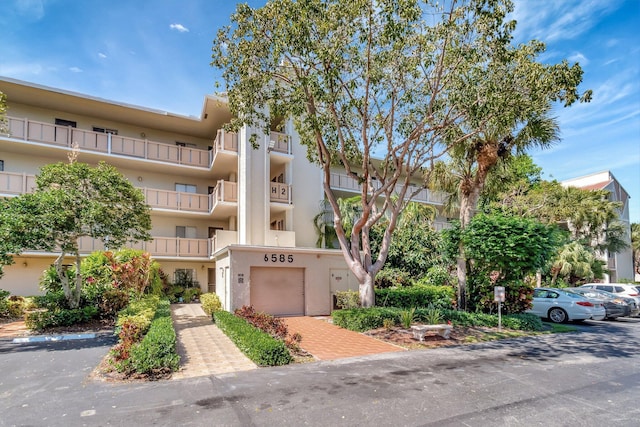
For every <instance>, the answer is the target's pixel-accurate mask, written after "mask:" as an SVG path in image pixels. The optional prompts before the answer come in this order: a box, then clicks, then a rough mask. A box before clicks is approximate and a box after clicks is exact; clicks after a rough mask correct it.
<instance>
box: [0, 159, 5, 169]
mask: <svg viewBox="0 0 640 427" xmlns="http://www.w3.org/2000/svg"><path fill="white" fill-rule="evenodd" d="M2 171H4V160H0V172H2Z"/></svg>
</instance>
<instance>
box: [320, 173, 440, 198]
mask: <svg viewBox="0 0 640 427" xmlns="http://www.w3.org/2000/svg"><path fill="white" fill-rule="evenodd" d="M329 184H330V185H331V188H334V189H339V190H346V191H352V192H354V193H359V192H360V191H362V185H361V184H360V183H358V181H357V180H355V179H354V178H352V177H350V176H348V175H346V174H340V173H332V174H331V175H330V182H329ZM373 185H374V187H375V188H378V187H379V183H377V182H376V181H374V184H373ZM400 188H401V186H400V185H397V186H396V189H397V190H399V189H400ZM417 190H419V191H418V192H417V193H416V194H415V195H414V196H413V198H412V199H411V200H412V201H414V202H421V203H434V204H442V203H443V202H444V200H445V199H446V194H444V193H441V192H434V191H429V190H427V189H425V188H423V189H420V188H419V187H417V186H414V185H410V186H409V188H408V190H407V194H408V195H410V194H413V193H414V192H415V191H417Z"/></svg>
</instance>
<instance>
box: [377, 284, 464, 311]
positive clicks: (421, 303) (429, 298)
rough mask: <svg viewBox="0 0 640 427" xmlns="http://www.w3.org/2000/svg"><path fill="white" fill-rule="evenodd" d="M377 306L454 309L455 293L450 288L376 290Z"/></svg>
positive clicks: (415, 287) (419, 287) (428, 286)
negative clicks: (430, 306) (431, 306)
mask: <svg viewBox="0 0 640 427" xmlns="http://www.w3.org/2000/svg"><path fill="white" fill-rule="evenodd" d="M375 292H376V305H377V306H381V307H398V308H410V307H427V306H429V305H433V306H434V307H436V308H452V307H453V302H454V301H455V291H454V290H453V288H452V287H450V286H433V285H422V286H411V287H404V288H390V289H376V290H375Z"/></svg>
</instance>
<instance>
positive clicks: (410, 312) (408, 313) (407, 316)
mask: <svg viewBox="0 0 640 427" xmlns="http://www.w3.org/2000/svg"><path fill="white" fill-rule="evenodd" d="M385 320H387V319H384V320H383V321H382V325H383V326H384V321H385ZM414 320H416V308H415V307H411V308H409V309H407V310H402V311H401V312H400V324H401V325H402V326H403V327H404V328H405V329H409V328H410V327H411V324H412V323H413V322H414Z"/></svg>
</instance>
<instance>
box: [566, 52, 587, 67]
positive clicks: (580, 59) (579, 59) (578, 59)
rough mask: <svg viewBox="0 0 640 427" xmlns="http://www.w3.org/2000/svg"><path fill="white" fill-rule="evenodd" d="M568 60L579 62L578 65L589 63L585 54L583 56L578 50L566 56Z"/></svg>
mask: <svg viewBox="0 0 640 427" xmlns="http://www.w3.org/2000/svg"><path fill="white" fill-rule="evenodd" d="M567 59H568V60H569V61H570V62H579V63H580V65H582V66H585V65H587V64H588V63H589V60H588V59H587V57H586V56H584V55H583V54H581V53H580V52H576V53H574V54H573V55H571V56H570V57H569V58H567Z"/></svg>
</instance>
